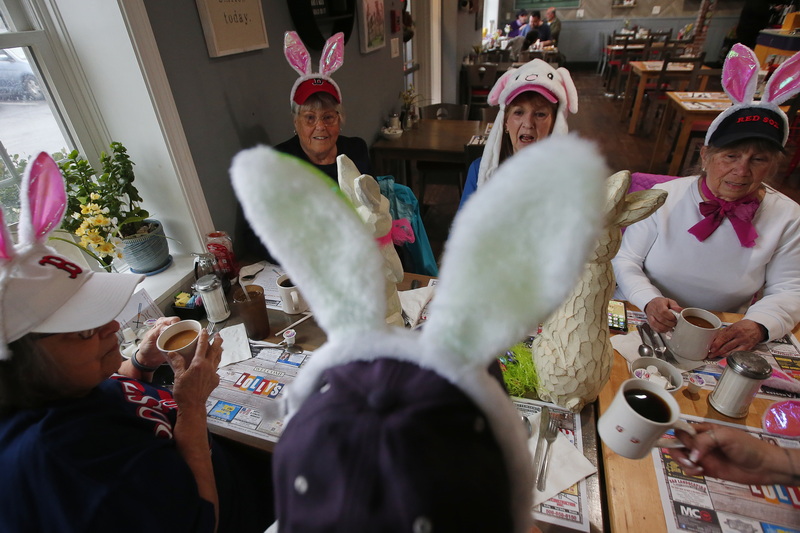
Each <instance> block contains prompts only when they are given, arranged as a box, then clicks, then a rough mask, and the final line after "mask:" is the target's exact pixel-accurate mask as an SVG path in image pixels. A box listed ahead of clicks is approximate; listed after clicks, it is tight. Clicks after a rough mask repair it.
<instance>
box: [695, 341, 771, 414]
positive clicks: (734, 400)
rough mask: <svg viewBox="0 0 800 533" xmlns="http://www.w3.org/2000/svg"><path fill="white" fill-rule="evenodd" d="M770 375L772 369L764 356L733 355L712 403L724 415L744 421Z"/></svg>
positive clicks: (709, 398)
mask: <svg viewBox="0 0 800 533" xmlns="http://www.w3.org/2000/svg"><path fill="white" fill-rule="evenodd" d="M770 375H772V367H771V366H770V365H769V363H768V362H767V360H766V359H764V358H763V357H761V356H760V355H757V354H754V353H753V352H733V353H732V354H730V355H729V356H728V366H726V367H725V370H723V371H722V376H721V377H720V379H719V382H718V383H717V386H716V387H715V388H714V392H712V393H711V396H709V397H708V403H710V404H711V406H712V407H713V408H714V409H716V410H717V411H719V412H720V413H722V414H723V415H726V416H730V417H732V418H741V417H743V416H745V415H747V411H748V409H749V408H750V402H752V401H753V397H754V396H755V395H756V392H758V388H759V387H760V386H761V382H762V381H764V380H765V379H767V378H768V377H770Z"/></svg>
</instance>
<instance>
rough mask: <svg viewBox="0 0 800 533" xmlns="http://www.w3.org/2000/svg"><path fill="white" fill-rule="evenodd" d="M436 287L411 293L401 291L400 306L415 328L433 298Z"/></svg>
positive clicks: (423, 288) (413, 290) (399, 294)
mask: <svg viewBox="0 0 800 533" xmlns="http://www.w3.org/2000/svg"><path fill="white" fill-rule="evenodd" d="M433 290H434V286H431V285H428V286H427V287H420V288H418V289H412V290H409V291H399V292H398V293H397V294H398V296H399V297H400V306H401V307H402V308H403V311H405V313H406V316H408V319H409V321H410V322H411V327H412V328H413V327H414V326H416V325H417V324H419V321H420V315H421V314H422V311H423V310H424V309H425V306H426V305H428V302H430V300H431V298H432V297H433Z"/></svg>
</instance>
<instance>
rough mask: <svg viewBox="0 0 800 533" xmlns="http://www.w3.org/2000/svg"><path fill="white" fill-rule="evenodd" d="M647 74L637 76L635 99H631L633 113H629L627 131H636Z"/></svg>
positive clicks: (632, 132) (631, 132)
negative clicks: (637, 85) (637, 84)
mask: <svg viewBox="0 0 800 533" xmlns="http://www.w3.org/2000/svg"><path fill="white" fill-rule="evenodd" d="M647 78H648V77H647V76H646V75H645V74H644V73H642V74H641V75H640V76H639V87H638V88H637V89H636V99H635V100H634V101H633V113H631V123H630V125H628V133H630V134H631V135H633V134H634V133H636V127H637V126H638V125H639V113H641V112H642V101H643V100H644V90H645V88H646V87H647Z"/></svg>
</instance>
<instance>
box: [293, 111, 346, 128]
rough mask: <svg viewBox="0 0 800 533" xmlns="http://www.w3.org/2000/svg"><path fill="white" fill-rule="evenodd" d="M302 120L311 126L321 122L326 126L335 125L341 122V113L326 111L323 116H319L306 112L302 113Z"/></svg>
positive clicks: (304, 123) (305, 124)
mask: <svg viewBox="0 0 800 533" xmlns="http://www.w3.org/2000/svg"><path fill="white" fill-rule="evenodd" d="M300 122H302V123H303V125H304V126H307V127H309V128H312V127H314V126H316V125H317V123H319V122H322V124H323V125H324V126H333V125H334V124H336V123H338V122H339V113H325V114H324V115H322V116H317V115H315V114H313V113H306V114H304V115H300Z"/></svg>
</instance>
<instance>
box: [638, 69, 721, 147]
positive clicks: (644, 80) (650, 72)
mask: <svg viewBox="0 0 800 533" xmlns="http://www.w3.org/2000/svg"><path fill="white" fill-rule="evenodd" d="M630 66H631V73H630V75H628V82H627V83H626V85H625V99H624V100H623V102H622V117H623V118H624V117H625V116H626V115H627V113H628V109H629V108H630V103H631V102H632V103H633V112H632V113H631V121H630V124H629V125H628V133H630V134H631V135H633V134H634V133H636V127H637V125H638V124H639V118H640V116H639V115H640V114H641V112H642V101H643V100H644V91H645V88H646V87H647V84H648V83H650V82H652V81H655V79H656V78H658V75H659V74H660V73H661V69H662V68H663V66H664V62H663V61H631V62H630ZM692 68H693V67H692V66H691V65H688V64H686V65H684V64H682V63H670V65H669V68H668V69H667V72H669V73H671V75H674V76H675V77H676V78H679V77H682V76H684V75H685V77H686V79H688V78H689V76H690V75H691V72H692ZM703 68H707V67H705V66H704V67H703ZM635 77H638V78H639V83H638V85H636V90H635V91H634V84H635V82H634V78H635ZM707 81H708V80H707V79H706V78H703V80H702V81H701V82H700V90H701V91H702V90H704V89H705V88H706V82H707Z"/></svg>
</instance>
